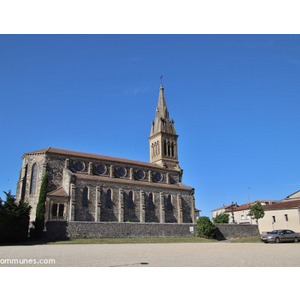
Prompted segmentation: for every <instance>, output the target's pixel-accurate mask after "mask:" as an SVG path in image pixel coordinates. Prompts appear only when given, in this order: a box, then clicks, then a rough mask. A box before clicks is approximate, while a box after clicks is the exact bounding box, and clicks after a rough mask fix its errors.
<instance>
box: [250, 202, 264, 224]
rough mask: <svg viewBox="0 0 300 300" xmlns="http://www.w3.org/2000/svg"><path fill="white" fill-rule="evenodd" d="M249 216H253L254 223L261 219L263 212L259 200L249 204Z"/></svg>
mask: <svg viewBox="0 0 300 300" xmlns="http://www.w3.org/2000/svg"><path fill="white" fill-rule="evenodd" d="M249 209H250V212H249V216H251V217H253V218H254V219H255V220H256V223H257V222H258V219H261V218H263V217H264V215H265V212H264V209H263V207H262V205H261V203H260V202H256V203H254V204H253V205H250V204H249Z"/></svg>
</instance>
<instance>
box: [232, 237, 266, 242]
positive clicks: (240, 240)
mask: <svg viewBox="0 0 300 300" xmlns="http://www.w3.org/2000/svg"><path fill="white" fill-rule="evenodd" d="M230 243H261V240H260V236H249V237H244V238H238V239H232V240H230Z"/></svg>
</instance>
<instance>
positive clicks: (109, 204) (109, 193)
mask: <svg viewBox="0 0 300 300" xmlns="http://www.w3.org/2000/svg"><path fill="white" fill-rule="evenodd" d="M106 206H107V207H111V190H110V189H108V190H107V194H106Z"/></svg>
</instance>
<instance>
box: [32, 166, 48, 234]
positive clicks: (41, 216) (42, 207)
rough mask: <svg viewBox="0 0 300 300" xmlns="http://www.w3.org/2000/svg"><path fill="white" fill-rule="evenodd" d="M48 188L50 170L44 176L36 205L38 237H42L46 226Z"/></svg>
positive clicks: (35, 232) (35, 224)
mask: <svg viewBox="0 0 300 300" xmlns="http://www.w3.org/2000/svg"><path fill="white" fill-rule="evenodd" d="M47 189H48V172H46V174H45V175H44V177H43V181H42V184H41V188H40V194H39V200H38V203H37V206H36V214H35V222H34V227H35V230H34V235H35V237H36V238H41V237H42V234H43V230H44V226H45V212H46V204H45V203H46V195H47Z"/></svg>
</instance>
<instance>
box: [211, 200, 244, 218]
mask: <svg viewBox="0 0 300 300" xmlns="http://www.w3.org/2000/svg"><path fill="white" fill-rule="evenodd" d="M237 206H238V205H237V204H236V203H235V204H234V203H232V204H230V205H224V204H223V206H221V207H219V208H216V209H214V210H212V211H211V213H212V219H214V218H215V217H217V216H218V215H220V214H222V213H224V212H225V211H226V210H229V209H231V208H232V207H237Z"/></svg>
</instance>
